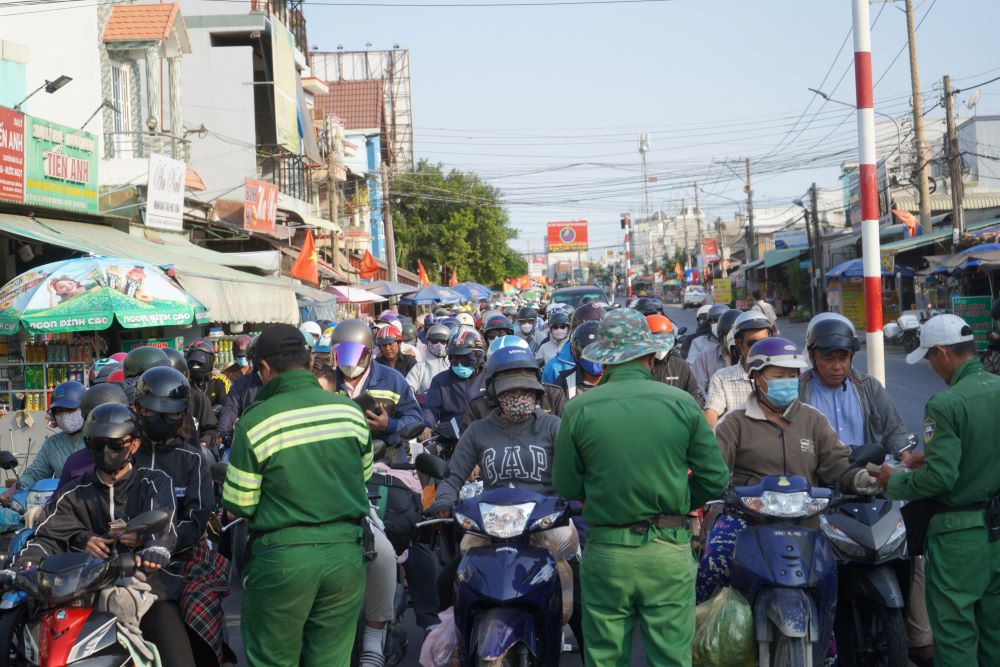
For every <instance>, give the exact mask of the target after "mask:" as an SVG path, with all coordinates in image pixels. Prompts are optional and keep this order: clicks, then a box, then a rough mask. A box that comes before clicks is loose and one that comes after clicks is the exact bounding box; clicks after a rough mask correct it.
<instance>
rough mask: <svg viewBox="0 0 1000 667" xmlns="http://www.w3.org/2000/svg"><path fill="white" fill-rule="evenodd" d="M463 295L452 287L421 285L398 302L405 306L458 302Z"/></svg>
mask: <svg viewBox="0 0 1000 667" xmlns="http://www.w3.org/2000/svg"><path fill="white" fill-rule="evenodd" d="M464 300H465V297H464V296H462V295H461V294H460V293H458V292H456V291H455V290H453V289H449V288H447V287H441V286H440V285H428V286H427V287H421V288H420V289H419V290H418V291H417V292H416V293H415V294H411V295H410V296H404V297H403V298H402V299H400V300H399V302H400V303H401V304H403V305H406V306H414V305H426V304H429V303H458V302H459V301H464Z"/></svg>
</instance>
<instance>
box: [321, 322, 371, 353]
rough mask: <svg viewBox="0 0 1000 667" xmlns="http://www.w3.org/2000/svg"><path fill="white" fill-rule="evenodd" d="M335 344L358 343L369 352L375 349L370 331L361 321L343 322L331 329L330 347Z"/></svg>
mask: <svg viewBox="0 0 1000 667" xmlns="http://www.w3.org/2000/svg"><path fill="white" fill-rule="evenodd" d="M337 343H360V344H361V345H364V346H365V347H366V348H368V349H369V350H370V349H372V348H373V347H375V340H374V339H373V338H372V331H371V329H369V328H368V325H367V324H365V323H364V322H362V321H361V320H344V321H343V322H341V323H340V324H338V325H337V326H335V327H334V328H333V337H332V338H331V339H330V347H333V346H334V345H336V344H337Z"/></svg>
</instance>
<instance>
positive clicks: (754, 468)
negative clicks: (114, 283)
mask: <svg viewBox="0 0 1000 667" xmlns="http://www.w3.org/2000/svg"><path fill="white" fill-rule="evenodd" d="M628 305H629V306H630V307H619V308H609V307H607V306H606V305H604V304H598V303H593V302H585V303H581V304H578V305H576V307H570V306H568V305H564V304H560V303H555V302H552V303H522V304H520V305H518V306H514V305H501V304H499V303H489V302H483V303H481V304H480V305H479V306H478V307H468V308H459V309H455V308H452V307H440V308H437V309H435V310H433V311H432V312H427V313H423V314H421V315H419V316H417V317H415V318H412V319H411V318H409V317H406V316H405V315H402V314H399V313H397V312H395V311H392V310H388V311H384V312H382V313H381V314H380V315H379V317H378V318H377V319H375V320H372V321H362V320H360V319H350V320H343V321H340V322H336V323H333V322H307V323H305V324H303V325H302V326H301V327H299V328H296V327H293V326H290V325H273V326H269V327H267V328H265V329H264V330H263V331H262V332H261V333H260V334H259V335H258V336H257V337H255V338H250V337H248V336H240V337H238V338H237V339H236V341H235V344H234V347H233V354H234V357H235V361H234V362H233V364H231V365H229V366H227V367H226V368H216V364H215V352H214V348H213V345H212V343H211V342H210V341H207V340H199V341H196V342H194V343H193V344H192V345H190V346H189V347H188V348H187V349H186V350H185V351H183V352H182V351H176V350H170V349H167V350H162V349H157V348H152V347H141V348H136V349H134V350H132V351H131V352H129V353H128V354H118V355H114V356H113V357H111V358H109V359H107V360H102V361H100V362H98V363H97V364H95V366H94V371H93V377H92V383H91V386H90V387H89V388H85V387H84V386H83V385H81V384H79V383H76V382H66V383H63V384H61V385H59V386H58V387H57V388H56V389H55V390H54V392H53V399H52V403H51V407H50V417H51V420H52V425H53V426H54V427H55V428H57V429H58V431H57V433H55V434H54V435H53V436H51V437H50V438H49V439H48V440H46V442H45V444H44V445H43V447H42V449H41V451H40V452H39V453H38V455H37V456H36V458H35V459H34V462H33V463H32V464H31V465H30V466H29V467H28V469H27V470H26V471H25V472H24V473H22V474H21V475H20V477H19V480H18V484H20V485H22V486H27V487H30V485H31V484H32V483H33V482H34V481H35V480H37V479H40V478H43V477H60V479H61V485H60V489H59V491H58V492H57V494H56V495H55V496H54V498H53V500H52V501H51V502H50V503H49V505H48V507H47V508H46V510H45V516H44V517H43V518H42V519H41V520H40V521H39V522H38V523H37V526H36V528H35V532H34V535H33V537H32V539H31V541H30V542H29V543H28V545H27V547H26V548H25V549H24V550H23V551H22V552H20V553H19V554H17V555H16V557H15V558H14V560H13V562H12V563H11V564H10V565H9V566H8V567H9V569H8V570H6V571H4V572H2V573H0V580H2V581H5V582H8V583H9V582H10V581H11V580H12V579H13V577H15V576H16V573H17V572H18V571H23V570H25V569H26V568H30V567H33V566H35V565H37V564H38V563H39V562H40V561H41V560H42V559H44V558H45V557H47V556H49V555H52V554H55V553H60V552H65V551H70V550H75V551H84V552H86V553H88V554H91V555H92V556H94V557H95V558H105V557H107V556H108V554H109V553H110V550H111V548H112V546H114V545H115V544H120V545H124V546H126V547H128V548H130V549H133V550H134V553H135V558H136V563H137V565H138V566H140V567H142V568H145V569H146V570H148V571H149V573H150V574H149V581H150V585H151V587H152V591H153V593H155V595H156V596H157V598H156V602H155V604H153V606H152V607H151V608H150V610H149V611H148V612H147V613H146V614H145V616H144V617H143V620H142V625H141V629H142V633H143V636H144V637H145V638H146V639H147V640H149V641H150V642H152V643H153V644H155V645H156V646H157V647H158V649H159V651H160V657H161V660H162V662H163V664H164V665H167V666H174V665H195V664H197V665H219V664H227V663H235V661H236V656H235V655H234V654H233V652H232V651H231V649H230V648H229V646H228V643H227V641H226V633H225V629H224V628H225V622H224V616H223V610H222V600H223V598H224V597H225V596H226V595H227V594H228V592H229V585H230V562H229V561H230V560H231V559H232V560H236V559H237V554H233V553H227V554H225V555H223V554H222V553H220V550H219V549H218V548H217V545H218V543H219V541H220V533H221V530H220V526H221V524H222V523H223V522H228V521H230V520H233V519H242V520H244V521H245V522H246V523H247V525H248V527H249V535H250V540H249V544H248V545H246V548H245V550H244V551H243V552H242V553H241V554H238V556H239V558H240V559H242V560H245V561H246V562H245V564H244V565H243V569H242V572H241V585H242V614H241V633H242V637H243V645H244V649H245V654H246V659H247V661H248V662H249V664H251V665H275V666H278V665H280V666H283V667H287V666H289V665H295V664H303V665H348V664H350V663H351V655H352V652H355V654H356V659H357V660H358V661H359V663H358V664H360V665H361V666H362V667H381V666H382V665H384V664H385V659H386V655H385V646H386V633H387V624H388V623H389V622H390V621H391V620H392V619H393V617H394V614H395V613H396V611H395V609H396V605H395V600H394V598H395V595H396V583H397V564H398V563H401V564H402V572H403V574H402V576H403V577H404V578H405V581H406V584H407V586H408V589H409V594H410V598H411V599H412V603H413V607H414V611H415V615H416V619H417V622H418V624H419V625H420V626H421V627H422V628H423V629H424V630H425V631H426V632H430V631H432V630H433V629H434V628H435V627H436V626H437V625H438V624H439V623H440V613H441V612H442V611H443V610H444V609H446V608H447V607H449V606H450V605H451V604H452V600H451V590H452V582H453V579H454V576H455V572H456V568H457V566H458V561H459V558H460V557H461V553H464V552H465V551H467V550H468V549H470V548H473V547H475V546H476V545H477V544H478V543H479V542H478V540H480V538H479V537H477V536H474V535H471V534H470V535H466V536H465V537H464V538H463V539H462V540H461V544H460V545H459V552H458V556H457V557H455V558H452V559H450V560H448V561H444V560H443V559H442V558H441V557H440V554H439V553H436V552H435V551H434V550H432V549H431V548H430V547H429V546H428V545H426V544H421V543H415V542H413V541H411V540H410V539H409V535H410V532H412V531H411V527H412V523H413V522H414V521H416V520H418V519H419V518H420V517H421V516H423V515H427V516H441V517H444V516H449V515H450V514H451V512H452V508H453V504H454V502H455V501H456V499H457V498H458V495H459V493H460V490H461V489H462V487H463V485H464V484H465V483H466V482H467V481H468V480H469V479H471V478H478V480H479V481H481V483H482V486H483V488H484V489H486V490H489V489H494V488H502V487H508V486H515V487H518V488H525V489H529V490H532V491H535V492H537V493H540V494H544V495H549V496H560V497H562V498H565V499H567V500H572V501H581V502H582V521H581V522H580V524H579V525H581V526H586V532H585V538H586V539H585V544H586V547H585V548H584V549H581V546H580V545H581V543H582V542H584V540H582V539H581V538H582V537H584V535H583V533H582V532H581V531H579V530H578V528H577V524H570V525H567V526H559V527H556V528H553V529H551V530H546V531H543V532H540V533H536V534H533V537H532V541H533V544H535V545H536V546H539V547H543V548H545V549H548V550H549V551H550V552H551V553H552V556H553V557H554V559H555V560H556V562H557V563H558V569H559V574H560V577H561V578H563V580H564V582H565V584H566V586H565V587H566V589H567V590H568V591H572V594H571V595H567V598H568V599H566V600H564V612H565V618H564V619H563V620H564V622H568V623H569V624H570V626H571V628H572V629H573V633H574V635H575V636H576V639H577V640H578V642H579V644H580V646H581V647H582V649H583V655H584V660H585V663H586V664H588V665H627V664H628V662H629V647H630V640H629V636H630V634H631V630H632V628H633V627H634V625H635V623H636V622H638V623H639V624H640V627H641V630H642V635H643V640H644V641H643V643H644V647H645V650H646V655H647V661H648V664H650V665H683V664H690V660H691V643H692V641H693V637H694V632H695V613H694V608H695V605H696V603H698V602H702V601H705V600H708V599H709V598H711V597H712V596H713V595H714V594H715V593H716V592H717V591H718V590H720V588H721V587H723V586H726V585H728V583H729V581H730V574H731V570H732V564H733V559H734V557H735V555H734V545H735V543H736V539H737V537H738V536H739V535H740V534H741V533H742V532H743V531H746V530H748V528H749V523H748V521H747V519H746V518H745V517H743V516H741V515H740V514H739V513H737V512H732V511H729V510H726V511H723V512H722V513H721V514H718V515H716V514H717V513H716V514H713V513H710V514H707V515H704V516H703V515H702V514H701V513H700V512H699V511H698V510H699V508H702V507H703V506H704V505H705V504H706V503H708V502H709V501H711V500H713V499H716V498H718V497H719V496H720V494H722V492H723V491H724V489H726V488H727V487H729V486H731V485H751V484H755V483H757V482H759V481H760V480H761V479H762V478H764V477H766V476H769V475H795V476H799V477H802V478H804V479H805V480H807V481H808V482H809V483H810V484H812V485H817V486H827V487H840V488H841V489H842V490H843V491H845V492H850V493H853V494H860V495H875V494H879V493H882V494H887V495H888V496H889V497H891V498H896V499H902V500H907V501H910V505H911V506H915V507H916V508H918V509H917V511H914V512H911V516H912V515H915V516H917V517H918V519H913V518H911V517H908V519H907V521H908V524H907V528H908V529H909V528H910V525H909V522H910V521H911V520H913V521H917V522H918V523H919V522H922V523H923V524H924V530H925V532H926V535H927V537H926V549H925V550H923V554H924V557H917V558H914V561H913V563H914V567H913V587H912V588H913V594H912V595H911V596H910V601H909V607H908V610H907V612H908V626H907V629H908V638H909V644H910V651H911V658H912V659H913V660H914V661H917V662H918V663H920V664H932V662H931V661H934V663H933V664H938V665H967V664H977V663H978V664H981V665H995V664H1000V640H998V638H997V631H996V629H995V628H994V627H993V626H992V624H991V621H992V618H993V617H992V616H991V614H992V612H994V611H997V610H1000V551H998V550H1000V546H997V538H998V537H1000V518H998V514H1000V509H998V492H1000V462H998V461H1000V459H998V457H996V456H995V455H994V453H993V447H994V441H995V439H996V437H997V434H998V433H1000V412H998V411H997V410H996V409H995V406H996V405H997V401H998V400H1000V378H997V377H996V376H993V375H990V374H988V373H986V372H984V371H983V369H982V367H981V365H980V363H979V361H978V359H977V357H976V355H975V347H974V345H975V344H974V342H973V337H972V333H971V330H970V329H969V327H968V325H967V324H966V323H965V322H963V321H962V320H961V319H960V318H958V317H956V316H954V315H940V316H936V317H935V318H933V319H932V320H930V321H929V322H928V323H927V324H926V325H925V326H924V328H923V330H922V332H921V346H920V348H919V349H918V350H917V351H916V352H915V353H913V354H912V355H911V356H910V360H911V363H915V362H917V361H919V360H921V359H923V358H924V357H925V356H926V358H927V360H928V361H929V362H930V364H931V366H932V368H933V369H934V371H935V372H936V373H937V374H938V375H939V376H940V377H941V378H942V379H943V380H944V381H945V382H946V383H947V384H948V385H949V386H948V388H947V389H946V390H945V391H943V392H941V393H939V394H937V395H936V396H934V397H933V398H932V399H931V401H930V402H929V403H928V405H927V411H926V415H927V416H926V419H925V422H924V433H923V434H921V435H922V440H923V443H922V445H921V446H920V447H919V448H917V449H916V450H914V449H910V448H909V447H908V443H909V439H908V433H907V432H906V429H905V427H904V425H903V422H902V419H901V418H900V415H899V413H898V411H897V410H896V407H895V406H894V404H893V401H892V399H891V398H890V397H889V394H888V393H887V392H886V390H885V388H884V387H883V386H882V385H881V384H880V383H879V382H878V381H877V380H875V379H873V378H870V377H867V376H865V375H864V374H862V373H861V372H860V371H858V370H856V369H855V368H854V367H853V363H852V362H853V358H854V355H855V353H856V352H857V351H858V350H859V340H858V336H857V333H856V331H855V329H854V326H853V325H852V324H851V323H850V321H848V320H847V319H846V318H843V317H841V316H839V315H835V314H822V315H818V316H817V317H815V318H814V319H813V321H812V322H810V324H809V328H808V331H807V335H806V345H805V347H804V348H800V347H799V346H797V345H796V344H795V343H793V342H792V341H790V340H788V339H786V338H782V337H780V336H779V335H778V334H779V332H778V330H777V328H776V318H775V317H774V312H773V310H769V309H768V308H769V307H765V306H766V304H764V305H757V306H755V307H754V308H753V309H751V310H749V311H746V312H740V311H738V310H735V309H731V308H729V307H728V306H724V305H713V306H705V307H703V308H702V309H701V310H699V311H698V327H697V330H696V331H694V332H692V333H691V334H689V335H687V336H683V337H682V336H681V335H680V334H681V333H682V332H681V331H680V330H679V329H678V328H677V327H675V324H674V323H673V322H672V321H671V320H670V318H669V317H667V316H666V315H665V314H664V313H663V312H662V311H661V308H660V306H659V305H658V304H657V303H655V302H654V301H652V300H650V299H638V300H634V299H633V300H632V301H630V302H629V304H628ZM445 424H451V425H453V428H454V429H455V431H456V433H458V434H460V437H459V439H458V441H457V444H455V445H454V448H453V451H449V452H448V453H447V458H448V461H449V474H448V475H447V476H446V477H445V478H444V479H443V480H441V481H440V482H439V483H437V484H436V485H435V484H434V483H433V482H431V481H429V480H427V479H426V478H421V477H419V476H418V475H417V474H416V473H415V472H412V471H403V470H397V469H394V468H393V467H392V464H393V462H401V461H406V460H410V459H412V458H413V456H414V455H415V453H416V452H415V450H414V449H413V448H414V447H415V446H419V445H416V444H415V443H418V442H421V441H429V440H431V439H432V435H433V434H434V433H436V432H437V431H438V429H440V428H441V427H442V425H445ZM421 431H422V432H421ZM417 433H419V435H416V434H417ZM872 444H875V445H878V446H880V447H882V448H883V449H884V454H885V457H886V459H887V460H892V459H894V458H895V459H901V460H902V466H901V467H898V466H894V465H891V464H889V463H887V464H885V465H883V466H882V467H881V468H878V469H876V468H874V467H869V468H865V467H862V466H859V465H855V464H853V463H852V462H851V452H852V449H853V448H856V447H860V446H862V445H872ZM429 451H433V450H429ZM438 453H441V452H438ZM218 461H227V462H228V468H227V472H226V476H225V481H224V483H222V484H221V487H220V486H219V484H218V483H216V482H213V479H212V476H211V473H210V470H211V468H212V464H213V463H215V462H218ZM845 471H846V474H845ZM372 484H377V485H378V487H379V488H381V489H382V490H383V495H384V496H385V499H384V501H383V502H378V503H375V504H373V503H372V501H371V498H370V497H369V494H370V487H371V485H372ZM366 485H367V486H366ZM14 491H15V487H11V488H10V489H8V491H7V492H6V493H4V494H3V495H0V503H4V504H6V503H7V502H9V499H10V497H11V495H12V494H13V492H14ZM157 507H159V508H163V509H166V510H168V511H169V512H170V513H171V516H172V521H171V524H170V526H169V527H168V528H167V529H165V530H164V531H163V532H162V533H159V534H155V535H137V534H129V535H114V527H115V526H116V525H118V524H119V523H120V522H121V521H122V520H128V519H130V518H132V517H134V516H135V515H136V514H138V513H140V512H142V511H144V510H147V509H151V508H157ZM693 540H694V542H695V543H697V542H698V541H699V540H700V541H701V542H703V543H704V556H703V557H702V558H701V560H700V562H696V561H695V559H693V558H692V543H693V542H692V541H693ZM240 548H241V549H242V547H240ZM360 584H363V585H360ZM925 590H926V602H925V596H924V591H925ZM828 656H829V657H828V660H829V662H830V663H833V662H834V661H836V659H837V648H836V642H835V641H831V644H830V647H829V650H828Z"/></svg>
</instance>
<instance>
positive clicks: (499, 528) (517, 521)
mask: <svg viewBox="0 0 1000 667" xmlns="http://www.w3.org/2000/svg"><path fill="white" fill-rule="evenodd" d="M534 511H535V503H518V504H516V505H491V504H490V503H479V513H480V514H481V515H482V517H483V530H484V531H485V532H486V534H487V535H492V536H493V537H499V538H502V539H506V538H508V537H515V536H517V535H520V534H522V533H523V532H524V527H525V526H527V525H528V519H529V518H530V517H531V513H532V512H534Z"/></svg>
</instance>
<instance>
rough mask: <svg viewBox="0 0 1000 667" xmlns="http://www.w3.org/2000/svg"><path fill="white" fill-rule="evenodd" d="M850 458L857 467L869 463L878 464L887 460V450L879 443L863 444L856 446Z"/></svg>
mask: <svg viewBox="0 0 1000 667" xmlns="http://www.w3.org/2000/svg"><path fill="white" fill-rule="evenodd" d="M849 460H850V462H851V463H852V464H854V466H855V467H859V466H864V465H868V464H869V463H872V464H875V465H878V464H880V463H882V461H884V460H885V450H884V449H882V448H881V447H880V446H879V445H861V446H859V447H855V448H854V450H853V451H852V452H851V457H850V459H849Z"/></svg>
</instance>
